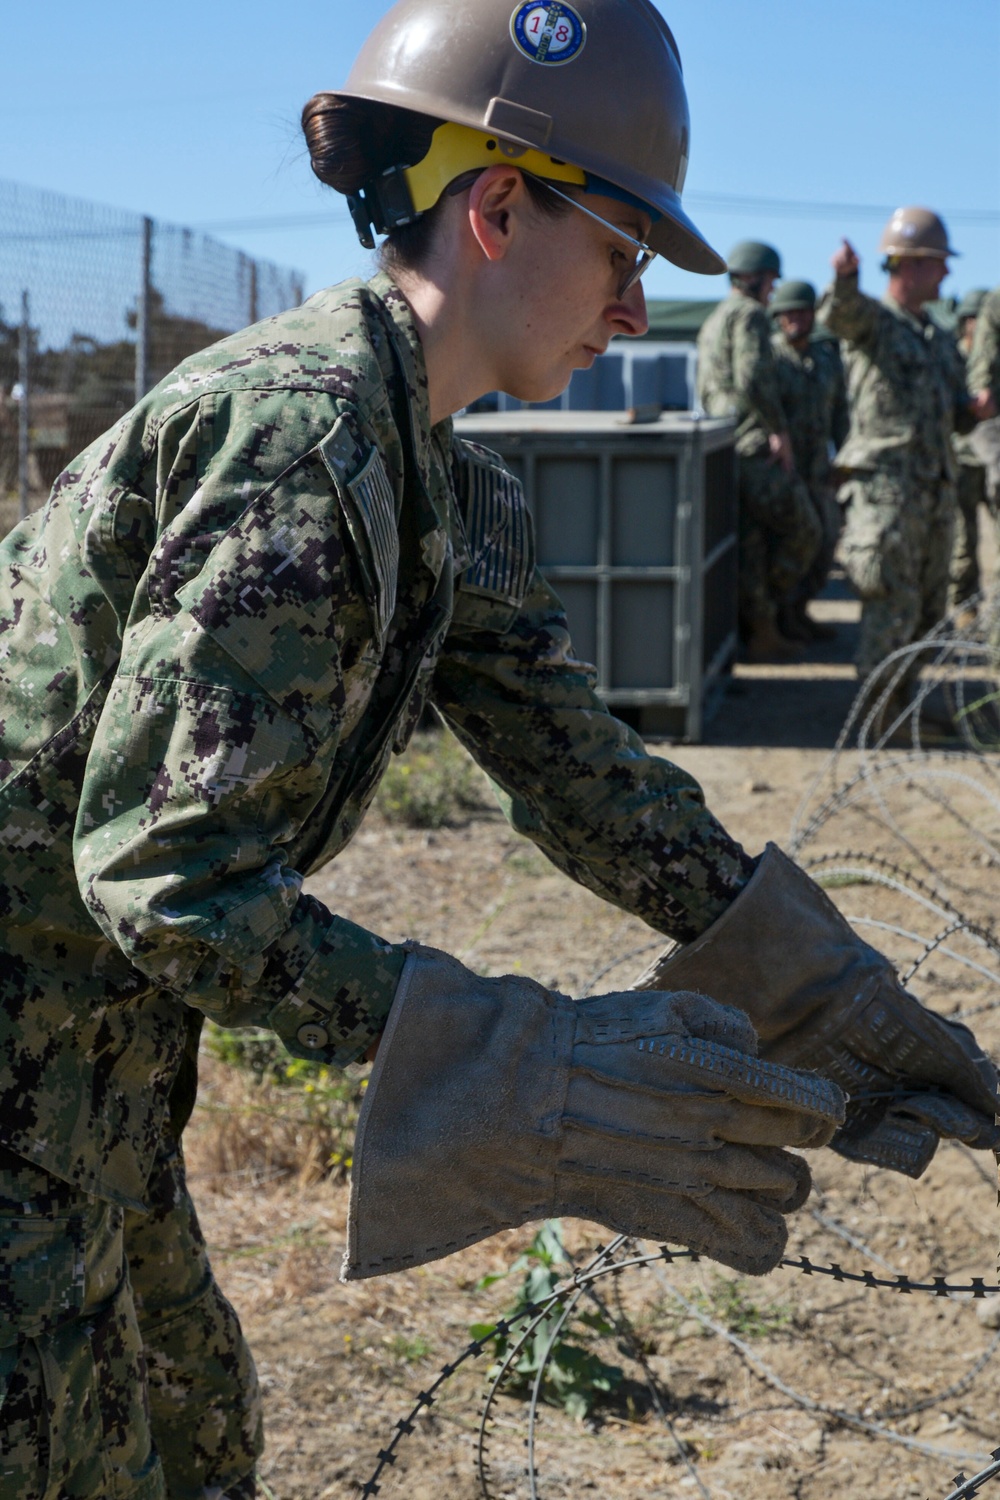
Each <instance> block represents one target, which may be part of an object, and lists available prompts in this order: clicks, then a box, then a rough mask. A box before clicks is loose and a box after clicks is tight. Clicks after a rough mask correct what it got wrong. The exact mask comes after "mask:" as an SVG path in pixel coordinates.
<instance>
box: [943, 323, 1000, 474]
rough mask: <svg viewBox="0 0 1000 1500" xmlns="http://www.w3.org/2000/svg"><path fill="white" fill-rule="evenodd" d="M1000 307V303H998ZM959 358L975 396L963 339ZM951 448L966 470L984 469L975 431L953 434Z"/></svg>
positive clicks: (970, 354) (999, 383)
mask: <svg viewBox="0 0 1000 1500" xmlns="http://www.w3.org/2000/svg"><path fill="white" fill-rule="evenodd" d="M998 307H1000V303H998ZM977 322H978V319H977ZM958 357H959V359H961V361H962V363H963V365H964V366H965V371H966V384H967V386H968V388H969V392H970V394H974V393H975V391H976V389H977V387H976V386H974V385H973V384H972V381H971V380H969V379H968V372H969V369H970V367H971V362H972V350H971V349H967V348H966V346H965V345H964V344H963V343H962V340H961V339H959V340H958ZM978 389H979V390H982V386H980V387H978ZM998 389H1000V369H998ZM951 447H952V452H953V453H954V455H955V458H956V459H957V460H958V462H959V463H960V464H962V465H964V467H965V468H967V469H981V468H982V467H983V459H982V456H981V454H980V451H979V449H978V448H977V447H976V440H975V432H974V431H973V432H972V433H971V434H970V433H962V432H955V433H953V434H952V439H951Z"/></svg>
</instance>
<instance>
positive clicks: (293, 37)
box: [0, 0, 1000, 297]
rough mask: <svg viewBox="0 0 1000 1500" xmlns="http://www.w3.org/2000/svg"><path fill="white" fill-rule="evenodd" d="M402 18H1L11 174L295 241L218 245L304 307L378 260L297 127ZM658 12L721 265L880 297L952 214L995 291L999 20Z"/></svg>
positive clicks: (913, 10) (875, 3)
mask: <svg viewBox="0 0 1000 1500" xmlns="http://www.w3.org/2000/svg"><path fill="white" fill-rule="evenodd" d="M512 4H513V0H512ZM388 8H389V7H388V4H387V3H384V0H364V3H363V4H357V3H353V0H325V3H319V0H286V4H285V5H283V6H280V7H279V6H276V5H275V4H274V3H273V0H269V3H267V4H265V3H264V0H240V3H235V0H198V3H196V0H172V3H171V5H170V6H169V7H164V6H152V5H148V4H137V3H136V0H128V3H125V0H91V3H90V4H89V5H79V4H72V5H71V4H68V3H66V0H49V3H47V4H44V5H41V4H35V5H25V4H16V3H15V0H0V22H2V31H0V34H2V36H3V50H4V58H5V64H6V66H5V68H4V84H3V90H2V92H0V177H5V178H11V179H14V180H16V181H18V182H22V183H29V184H32V185H35V186H38V187H45V188H51V189H55V190H58V191H61V192H66V193H72V194H76V195H79V196H82V197H85V198H92V199H96V200H98V201H101V202H105V203H109V204H114V205H116V206H118V207H121V208H127V209H132V210H136V211H139V212H142V213H148V214H151V215H153V216H154V217H158V218H162V219H167V220H172V221H174V222H175V223H179V224H186V225H195V226H202V225H212V226H214V225H217V224H220V223H222V224H239V225H241V226H243V225H248V221H251V220H263V219H270V220H276V221H280V220H284V221H287V222H286V223H284V224H283V225H281V224H269V225H258V226H257V227H240V228H233V229H220V230H217V231H214V232H216V233H217V234H218V237H219V238H220V239H223V240H225V241H227V242H228V243H231V244H235V245H238V246H239V247H240V248H241V249H243V250H246V251H247V252H249V253H251V254H254V255H258V256H264V257H266V258H268V259H271V260H275V261H279V262H281V263H283V264H286V265H289V266H294V267H298V268H300V269H301V270H302V271H303V272H304V273H305V281H306V287H307V290H314V289H315V288H317V287H319V286H322V285H324V284H327V283H329V282H333V281H337V280H339V279H340V278H342V277H344V276H347V275H354V274H358V273H359V272H360V273H362V274H363V273H364V272H365V270H366V266H367V264H368V260H367V257H366V254H365V252H364V251H362V250H361V248H360V247H359V246H358V244H357V241H356V239H355V237H354V234H353V230H352V229H351V227H350V224H349V221H348V219H347V215H346V210H345V208H344V206H343V201H342V200H341V199H339V198H337V197H336V195H334V194H331V193H329V192H328V191H327V190H325V189H323V188H321V187H320V185H319V184H318V183H316V182H315V180H314V179H313V178H312V176H311V173H310V171H309V166H308V161H307V160H306V159H305V156H304V153H303V151H302V147H301V144H300V137H299V133H298V125H297V117H298V113H299V110H300V108H301V106H302V104H303V103H304V101H305V100H306V99H307V98H308V97H309V96H310V94H312V93H313V92H315V91H316V90H317V89H321V88H333V87H336V86H337V85H338V84H339V83H342V82H343V80H344V78H345V77H346V75H347V72H348V70H349V67H350V64H351V61H352V60H353V57H354V55H355V53H356V51H357V49H358V47H359V45H360V43H361V40H362V38H363V36H364V35H365V33H366V32H367V31H368V30H369V29H370V27H371V26H372V25H373V24H374V22H375V20H376V19H377V18H378V17H379V16H380V15H381V14H383V12H384V11H385V10H387V9H388ZM660 9H661V10H662V11H663V13H664V15H665V16H666V18H667V20H668V21H669V23H670V25H671V26H672V28H673V30H674V33H675V35H676V37H677V39H678V42H679V45H680V49H681V54H682V57H683V59H684V67H685V75H686V78H687V83H688V91H689V97H690V103H691V114H692V122H693V150H692V161H691V170H690V173H689V177H688V185H687V192H686V195H685V201H686V202H687V203H688V206H689V210H690V212H691V213H692V214H693V216H694V217H695V219H696V220H697V221H698V222H699V223H700V224H701V225H702V227H703V229H704V231H705V232H706V234H707V235H708V237H709V238H710V239H711V240H712V241H713V242H714V243H715V244H717V245H718V246H719V247H720V248H721V249H722V250H723V251H724V250H725V249H726V248H727V247H728V245H730V244H731V243H732V242H733V241H734V240H736V239H739V238H744V237H748V236H750V237H754V238H763V239H769V240H771V241H772V242H773V243H775V244H777V245H778V246H779V248H780V249H781V250H782V252H783V256H784V261H785V270H786V273H787V274H788V275H790V276H795V277H799V276H804V277H808V278H809V279H811V280H814V281H819V282H822V281H823V280H825V278H826V275H827V269H828V261H829V256H830V254H831V253H832V251H833V250H834V249H835V248H836V245H837V243H838V240H839V237H840V236H841V235H842V234H846V235H848V236H850V237H851V238H852V240H853V241H854V243H855V245H856V247H857V248H858V250H859V252H860V253H861V255H862V259H863V271H862V276H863V281H864V284H865V285H866V286H867V287H868V288H869V289H871V290H878V289H879V288H880V287H881V284H882V277H881V276H880V274H879V272H878V269H877V259H876V253H875V247H876V244H877V240H878V233H879V229H880V224H881V220H882V218H883V217H884V215H885V214H887V213H888V211H889V210H891V209H892V208H893V207H894V206H896V205H897V204H899V203H903V202H917V203H921V202H922V203H927V204H929V205H931V206H933V207H936V208H938V209H939V211H941V212H942V213H943V214H944V215H945V217H946V219H947V220H948V222H949V227H950V229H951V233H952V239H953V242H954V243H955V245H956V246H957V247H958V248H959V249H961V250H962V251H963V252H964V255H963V258H962V259H961V260H958V261H956V262H955V263H954V270H953V274H952V277H951V279H950V281H949V282H948V283H946V286H945V290H946V291H951V292H954V293H959V292H962V291H964V290H965V289H966V288H968V287H969V286H973V285H983V284H985V285H991V284H995V283H997V282H1000V88H998V79H1000V4H998V3H997V0H958V3H956V4H953V5H950V6H948V5H944V4H942V3H940V0H839V3H837V4H836V5H833V4H829V3H815V0H769V3H767V4H765V5H756V6H754V5H748V4H747V3H745V0H671V3H669V4H668V3H661V5H660ZM734 198H735V199H742V200H754V201H752V202H750V203H748V204H747V205H746V206H745V207H741V206H739V204H735V205H734V204H733V203H732V201H731V200H732V199H734ZM726 200H730V201H726ZM786 204H788V205H794V204H806V205H813V207H811V208H809V207H806V208H795V207H789V208H786V207H784V206H783V205H786ZM827 204H839V205H845V207H844V208H843V209H842V210H836V209H828V208H824V207H823V205H827ZM769 205H770V206H769ZM850 205H861V206H862V210H863V209H864V206H870V209H871V211H870V212H865V211H858V210H857V209H855V208H851V207H850ZM299 221H301V222H299ZM0 230H2V226H0ZM647 287H648V291H649V293H650V294H651V295H654V296H656V295H659V296H695V297H705V296H714V295H717V294H718V295H721V294H722V291H723V289H724V287H723V282H722V281H720V280H713V279H711V278H706V277H700V276H693V275H690V274H687V273H684V272H681V271H679V270H677V269H676V268H673V267H671V266H669V265H664V264H662V263H660V264H658V265H657V266H655V267H653V269H652V270H651V272H650V274H649V277H648V280H647Z"/></svg>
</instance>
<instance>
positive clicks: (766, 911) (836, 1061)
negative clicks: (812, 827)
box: [637, 844, 1000, 1177]
mask: <svg viewBox="0 0 1000 1500" xmlns="http://www.w3.org/2000/svg"><path fill="white" fill-rule="evenodd" d="M637 988H638V989H639V990H647V989H649V990H652V989H656V990H660V989H666V988H671V989H677V988H683V989H691V990H699V991H704V992H705V993H707V994H710V995H713V996H714V997H715V998H716V999H717V1000H721V1001H723V1002H726V1003H728V1004H730V1005H740V1006H742V1007H743V1009H744V1010H745V1011H746V1012H747V1014H748V1015H749V1017H750V1019H751V1021H752V1022H753V1024H754V1026H755V1027H756V1029H757V1032H758V1035H759V1036H760V1042H761V1048H760V1050H761V1055H762V1056H763V1057H766V1058H768V1059H769V1060H770V1061H772V1062H781V1063H784V1064H785V1065H787V1066H789V1067H797V1068H814V1069H815V1070H816V1071H817V1072H818V1073H822V1074H823V1076H824V1077H825V1078H829V1079H832V1080H833V1081H834V1082H835V1083H838V1084H839V1085H840V1087H841V1088H842V1089H843V1090H844V1091H845V1093H846V1094H847V1095H848V1099H849V1102H848V1106H847V1120H846V1122H845V1124H844V1126H843V1128H842V1129H841V1130H839V1131H838V1132H837V1134H836V1135H835V1136H834V1138H833V1140H832V1142H831V1145H832V1146H833V1149H834V1150H835V1151H839V1152H840V1154H841V1155H842V1156H846V1157H849V1158H851V1159H852V1160H853V1161H863V1162H872V1163H874V1164H875V1165H876V1166H880V1167H891V1168H892V1169H893V1170H894V1171H897V1172H905V1173H906V1175H907V1176H908V1177H919V1176H920V1175H921V1173H922V1172H923V1171H924V1170H925V1169H926V1167H927V1165H928V1163H929V1162H930V1159H931V1157H932V1156H933V1155H934V1152H935V1150H936V1149H937V1144H938V1141H939V1140H940V1138H941V1137H942V1136H949V1137H953V1138H955V1139H956V1140H960V1141H964V1142H965V1143H966V1144H967V1145H969V1146H974V1147H976V1148H977V1149H980V1150H989V1149H993V1148H995V1147H996V1146H997V1145H998V1143H1000V1129H998V1128H997V1126H996V1123H995V1120H994V1116H995V1114H996V1111H997V1109H998V1108H1000V1097H998V1077H997V1070H996V1068H995V1067H994V1066H993V1064H992V1063H991V1062H990V1060H989V1058H988V1057H987V1056H986V1055H985V1053H984V1052H983V1051H982V1049H981V1048H980V1046H979V1045H978V1043H977V1042H976V1039H975V1037H974V1036H973V1035H972V1032H971V1031H969V1030H968V1028H967V1027H965V1026H961V1025H959V1024H958V1023H957V1022H955V1021H945V1020H943V1019H942V1018H941V1017H940V1016H936V1015H935V1014H934V1013H933V1011H929V1010H927V1009H926V1007H925V1006H923V1005H921V1003H920V1001H919V1000H917V999H916V998H915V997H914V996H913V995H911V994H910V993H909V991H907V990H905V989H904V988H903V986H902V985H901V984H900V982H899V979H898V977H897V975H896V971H895V970H894V969H893V967H892V964H891V963H890V962H889V960H888V959H887V958H885V957H884V956H883V955H882V954H881V953H879V952H878V951H877V950H876V949H875V948H872V947H869V945H868V944H867V943H866V942H863V941H862V939H861V938H859V937H858V935H857V933H856V932H855V931H854V929H853V928H852V927H851V925H850V923H849V922H847V921H846V919H845V918H844V917H842V916H841V914H840V912H839V911H838V910H837V908H836V907H835V906H834V904H833V902H832V901H831V900H830V899H829V897H827V896H826V895H825V894H824V893H823V891H821V890H820V888H819V886H818V885H817V884H816V883H815V881H813V880H811V879H810V878H809V876H808V875H807V874H806V873H805V871H804V870H800V869H799V867H798V865H796V864H794V863H793V862H792V860H790V859H789V858H788V856H787V855H785V854H783V853H782V852H781V850H780V849H779V848H778V847H777V845H775V844H768V846H767V848H766V850H765V851H764V853H763V855H761V858H760V861H759V863H758V865H757V869H756V871H755V873H754V875H753V877H752V878H751V880H750V883H749V884H748V885H747V886H746V887H745V889H744V890H743V891H741V893H740V895H739V896H738V897H737V898H736V900H735V901H734V902H733V904H732V906H731V907H729V909H728V911H726V912H724V913H723V915H722V916H721V917H720V918H719V919H718V921H717V922H715V923H714V924H713V925H712V926H711V927H710V928H709V929H708V931H707V932H705V933H703V934H702V936H701V937H700V938H697V939H696V940H695V941H694V942H693V943H688V944H687V945H686V946H685V947H683V948H681V949H679V950H675V951H673V952H671V953H667V954H665V955H664V956H663V957H661V958H660V959H658V960H657V962H656V963H654V964H653V965H652V966H651V967H650V968H649V969H648V970H647V971H646V973H645V974H644V975H643V976H642V978H641V979H640V980H639V983H638V985H637Z"/></svg>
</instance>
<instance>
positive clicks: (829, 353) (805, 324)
mask: <svg viewBox="0 0 1000 1500" xmlns="http://www.w3.org/2000/svg"><path fill="white" fill-rule="evenodd" d="M771 314H772V316H773V318H774V319H775V321H776V323H777V324H778V331H777V332H776V333H775V334H774V336H773V338H772V340H771V346H772V348H773V349H774V355H775V359H776V360H777V366H778V388H779V390H780V393H781V403H782V406H783V407H784V411H785V416H786V417H787V419H788V433H789V437H790V438H791V442H792V454H793V457H794V459H795V468H796V470H797V472H798V473H799V474H800V475H801V477H802V479H803V480H804V481H805V484H806V488H807V489H808V491H809V498H810V499H811V500H812V503H813V506H814V507H815V510H816V514H817V516H818V518H819V523H820V526H821V528H822V541H821V543H820V548H819V551H818V552H817V554H816V559H815V561H814V562H813V565H812V567H811V568H810V569H809V572H808V573H807V575H806V577H805V578H804V579H803V580H802V584H801V585H800V590H799V594H798V596H797V597H796V599H795V600H794V601H793V602H792V604H791V607H790V608H789V609H788V610H787V611H786V616H787V617H786V616H782V615H779V623H780V625H781V628H782V631H783V633H784V634H785V635H790V636H792V637H793V638H797V639H801V640H807V641H809V640H830V639H832V638H833V636H834V635H835V634H836V632H835V630H834V628H833V626H831V625H824V624H822V623H821V622H820V621H818V620H814V619H813V618H812V617H811V616H810V615H809V613H808V611H807V609H806V605H807V604H808V602H809V600H810V599H815V598H816V596H817V594H819V593H820V592H821V591H822V589H823V586H824V585H825V583H826V580H827V578H828V577H829V573H830V568H831V567H832V565H833V554H834V551H835V549H836V546H837V541H838V539H839V537H840V528H841V512H840V506H839V505H838V504H837V494H836V487H835V485H834V481H833V465H832V456H833V453H834V452H836V450H837V449H838V448H839V447H840V445H841V444H842V443H843V442H844V440H845V439H846V437H847V431H848V426H849V419H848V415H847V390H846V387H845V385H844V367H843V364H842V362H841V358H840V349H839V347H838V345H837V342H836V340H835V339H830V338H820V339H817V338H814V337H813V334H814V330H815V324H816V289H815V287H813V286H812V285H811V284H810V283H809V282H808V281H783V282H782V283H781V285H780V286H779V288H778V290H777V292H776V293H775V295H774V300H773V301H772V303H771Z"/></svg>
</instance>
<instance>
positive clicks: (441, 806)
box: [375, 730, 490, 828]
mask: <svg viewBox="0 0 1000 1500" xmlns="http://www.w3.org/2000/svg"><path fill="white" fill-rule="evenodd" d="M489 805H490V802H489V796H488V788H487V783H486V780H485V778H484V776H483V773H482V772H481V771H480V769H479V767H478V766H477V765H476V763H475V761H474V760H473V759H472V757H471V756H470V755H469V754H468V753H467V751H465V750H464V749H463V748H462V746H461V745H460V744H459V743H458V741H457V740H456V739H455V737H454V735H452V734H449V733H448V732H447V731H446V730H441V731H439V732H436V733H435V732H427V733H422V734H416V735H414V737H413V739H412V741H411V743H410V745H409V746H408V747H407V749H406V751H405V753H404V754H403V755H401V756H398V757H395V756H394V757H393V759H392V761H391V762H390V764H389V766H388V767H387V769H386V772H385V775H384V776H383V777H382V781H381V783H380V784H379V789H378V791H377V792H376V794H375V806H376V807H377V808H378V809H379V810H380V811H381V813H382V815H383V817H385V818H387V819H388V821H389V822H390V823H401V824H403V825H404V826H405V827H407V828H444V827H445V826H446V825H448V824H449V823H456V822H460V821H461V820H462V818H463V817H465V818H467V817H468V815H469V814H470V813H473V812H477V811H480V812H483V811H486V810H487V809H488V808H489Z"/></svg>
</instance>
